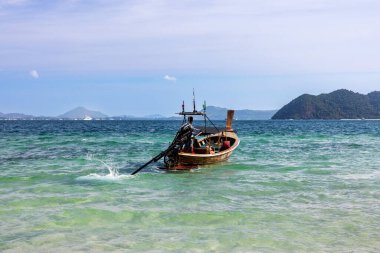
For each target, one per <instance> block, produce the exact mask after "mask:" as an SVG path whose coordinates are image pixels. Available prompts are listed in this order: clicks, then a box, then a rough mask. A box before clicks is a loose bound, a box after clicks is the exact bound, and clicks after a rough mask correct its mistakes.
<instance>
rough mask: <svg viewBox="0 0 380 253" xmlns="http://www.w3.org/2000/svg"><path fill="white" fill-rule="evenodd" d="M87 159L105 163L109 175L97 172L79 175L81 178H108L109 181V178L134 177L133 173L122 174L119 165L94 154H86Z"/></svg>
mask: <svg viewBox="0 0 380 253" xmlns="http://www.w3.org/2000/svg"><path fill="white" fill-rule="evenodd" d="M86 160H88V161H97V162H100V163H101V164H103V165H104V167H105V168H107V170H108V174H107V175H101V174H97V173H91V174H89V175H87V176H82V177H79V178H78V179H79V180H93V179H96V180H107V181H109V180H120V179H126V178H131V177H133V176H131V175H120V174H119V169H118V168H117V167H114V166H111V165H109V164H107V163H106V162H104V161H103V160H101V159H98V158H95V157H94V155H93V154H89V153H88V154H87V155H86Z"/></svg>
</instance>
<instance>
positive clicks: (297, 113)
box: [272, 89, 380, 119]
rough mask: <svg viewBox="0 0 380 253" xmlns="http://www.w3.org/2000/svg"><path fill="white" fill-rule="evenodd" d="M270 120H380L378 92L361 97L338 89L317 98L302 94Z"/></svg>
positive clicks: (379, 95)
mask: <svg viewBox="0 0 380 253" xmlns="http://www.w3.org/2000/svg"><path fill="white" fill-rule="evenodd" d="M272 119H380V91H373V92H371V93H368V94H367V95H363V94H360V93H355V92H353V91H350V90H345V89H340V90H336V91H333V92H331V93H328V94H320V95H318V96H314V95H309V94H304V95H301V96H299V97H297V98H296V99H294V100H293V101H291V102H290V103H288V104H287V105H285V106H284V107H282V108H281V109H280V110H279V111H278V112H277V113H275V114H274V115H273V117H272Z"/></svg>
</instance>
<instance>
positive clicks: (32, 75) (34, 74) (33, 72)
mask: <svg viewBox="0 0 380 253" xmlns="http://www.w3.org/2000/svg"><path fill="white" fill-rule="evenodd" d="M29 74H30V76H31V77H33V78H34V79H38V78H39V77H40V75H39V74H38V72H37V70H35V69H33V70H31V71H30V72H29Z"/></svg>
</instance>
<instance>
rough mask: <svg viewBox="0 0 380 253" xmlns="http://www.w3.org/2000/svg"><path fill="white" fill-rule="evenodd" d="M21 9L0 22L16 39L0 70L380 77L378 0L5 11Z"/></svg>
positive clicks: (32, 1) (93, 4)
mask: <svg viewBox="0 0 380 253" xmlns="http://www.w3.org/2000/svg"><path fill="white" fill-rule="evenodd" d="M47 2H48V3H47ZM21 3H28V4H25V7H22V6H20V8H9V10H7V11H6V12H4V15H0V30H1V31H2V33H4V34H7V36H5V37H4V38H2V39H1V40H0V48H1V49H2V52H1V57H0V67H5V66H6V67H7V68H21V67H22V68H26V67H27V66H33V65H32V64H38V66H43V67H46V68H53V69H54V70H59V71H61V70H65V71H66V70H69V71H70V70H72V71H82V70H86V71H88V70H91V71H99V70H100V71H104V72H107V71H109V70H111V71H124V70H125V69H128V70H130V71H136V72H139V71H142V72H149V71H151V72H154V71H156V73H159V72H158V71H162V69H176V70H179V71H198V70H202V71H205V72H206V71H209V72H210V70H211V71H217V72H219V73H225V72H229V73H232V74H233V73H235V72H237V71H246V72H249V73H252V71H254V72H255V74H267V73H270V74H272V73H289V72H291V73H294V72H297V73H298V72H302V73H305V72H306V73H310V72H311V73H317V72H330V71H332V72H350V71H359V72H360V71H362V72H365V71H379V70H380V62H379V60H378V59H379V58H380V50H379V47H378V45H379V43H380V30H379V29H378V24H379V22H380V16H379V15H378V13H379V10H380V2H379V1H376V0H345V1H326V0H284V1H278V0H268V1H261V0H236V1H230V0H220V1H211V0H206V1H198V2H197V1H169V0H161V1H151V0H138V1H136V0H129V1H121V0H109V1H104V0H96V1H95V0H94V1H90V2H89V1H78V0H52V1H37V0H0V6H1V5H12V6H15V5H20V4H21ZM68 3H75V4H68ZM24 8H25V11H22V13H21V12H20V10H19V9H22V10H24ZM16 9H18V10H16ZM0 14H1V13H0ZM200 24H202V25H200ZM30 49H33V50H30ZM25 52H27V53H25ZM5 59H6V60H5Z"/></svg>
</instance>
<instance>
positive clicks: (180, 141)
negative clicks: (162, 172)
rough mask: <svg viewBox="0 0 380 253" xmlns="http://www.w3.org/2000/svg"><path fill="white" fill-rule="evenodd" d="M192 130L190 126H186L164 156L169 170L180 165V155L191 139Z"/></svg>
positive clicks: (179, 131) (182, 127) (180, 130)
mask: <svg viewBox="0 0 380 253" xmlns="http://www.w3.org/2000/svg"><path fill="white" fill-rule="evenodd" d="M191 134H192V128H191V125H190V124H187V123H186V124H184V125H183V126H181V128H180V129H179V130H178V132H177V134H176V136H175V137H174V139H173V141H172V143H171V144H170V146H169V148H168V149H167V150H166V151H167V152H166V154H165V156H164V163H165V166H166V167H167V168H173V167H174V166H176V165H177V163H178V153H179V151H180V150H181V148H182V146H183V145H184V144H185V143H186V141H187V140H188V139H189V138H191Z"/></svg>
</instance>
